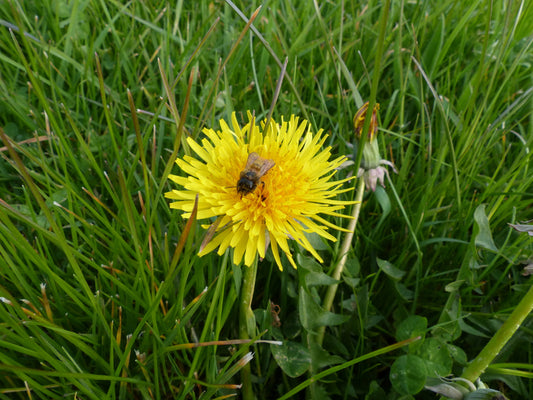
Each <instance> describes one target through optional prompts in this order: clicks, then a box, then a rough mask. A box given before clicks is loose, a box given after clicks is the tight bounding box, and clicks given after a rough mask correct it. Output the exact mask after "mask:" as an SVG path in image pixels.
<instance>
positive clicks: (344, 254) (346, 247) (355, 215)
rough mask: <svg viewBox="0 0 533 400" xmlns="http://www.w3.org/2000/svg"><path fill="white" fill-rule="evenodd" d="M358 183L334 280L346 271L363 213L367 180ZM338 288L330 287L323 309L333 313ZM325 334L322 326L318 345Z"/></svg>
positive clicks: (319, 331)
mask: <svg viewBox="0 0 533 400" xmlns="http://www.w3.org/2000/svg"><path fill="white" fill-rule="evenodd" d="M358 183H359V184H358V186H357V193H356V194H355V201H357V202H358V203H357V204H355V205H354V207H353V210H352V219H351V220H350V224H349V225H348V230H349V231H350V232H348V233H347V234H346V236H345V237H344V242H343V243H342V246H341V251H340V254H341V258H340V259H339V262H338V263H337V266H336V267H335V270H334V271H333V275H332V278H333V279H335V280H339V279H340V278H341V275H342V271H343V270H344V266H345V265H346V260H347V259H348V252H349V251H350V247H351V245H352V240H353V235H354V232H355V227H356V226H357V220H358V219H359V212H360V211H361V201H362V200H363V195H364V193H365V180H364V179H362V178H361V179H359V182H358ZM338 287H339V284H338V283H336V284H334V285H330V286H329V287H328V291H327V292H326V296H325V297H324V303H323V307H324V309H325V310H326V311H331V307H332V306H333V300H335V294H336V293H337V288H338ZM325 332H326V327H325V326H321V327H320V328H319V329H318V335H317V338H316V343H318V344H319V345H322V342H323V341H324V333H325Z"/></svg>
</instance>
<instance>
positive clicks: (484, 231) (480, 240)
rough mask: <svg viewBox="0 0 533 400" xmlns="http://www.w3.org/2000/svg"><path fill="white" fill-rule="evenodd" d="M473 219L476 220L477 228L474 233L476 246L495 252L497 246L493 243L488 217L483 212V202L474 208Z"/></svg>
mask: <svg viewBox="0 0 533 400" xmlns="http://www.w3.org/2000/svg"><path fill="white" fill-rule="evenodd" d="M474 220H475V221H476V224H477V228H478V230H479V231H478V233H477V235H476V241H475V243H476V246H478V247H482V248H484V249H487V250H492V251H495V252H497V251H498V248H497V247H496V245H495V244H494V241H493V240H492V234H491V232H490V225H489V219H488V218H487V215H486V214H485V204H481V205H479V206H478V207H477V208H476V211H475V212H474Z"/></svg>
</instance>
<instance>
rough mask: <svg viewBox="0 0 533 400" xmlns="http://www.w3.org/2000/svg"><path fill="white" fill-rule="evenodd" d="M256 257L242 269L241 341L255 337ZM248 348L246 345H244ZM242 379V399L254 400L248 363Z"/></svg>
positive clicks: (242, 373) (243, 370) (243, 369)
mask: <svg viewBox="0 0 533 400" xmlns="http://www.w3.org/2000/svg"><path fill="white" fill-rule="evenodd" d="M257 263H258V260H257V257H256V259H255V261H254V262H253V264H252V265H251V266H250V267H246V266H244V267H243V270H244V276H243V279H242V286H241V304H240V318H239V336H240V338H241V339H250V337H253V336H255V332H254V331H255V316H254V313H253V311H252V300H253V297H254V288H255V278H256V276H257ZM245 346H248V345H245ZM241 378H242V398H243V399H244V400H254V399H255V396H254V391H253V388H252V370H251V367H250V363H247V364H246V365H245V366H244V367H243V368H242V369H241Z"/></svg>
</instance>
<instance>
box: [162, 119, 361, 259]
mask: <svg viewBox="0 0 533 400" xmlns="http://www.w3.org/2000/svg"><path fill="white" fill-rule="evenodd" d="M248 119H249V122H248V123H247V124H245V125H244V126H242V127H241V125H240V124H239V122H238V121H237V116H236V114H235V113H233V114H232V116H231V123H230V125H228V123H226V122H225V121H224V120H221V121H220V130H213V129H204V130H203V134H204V135H205V137H204V138H203V139H202V140H200V141H194V140H193V139H192V138H188V139H187V142H188V143H189V145H190V148H191V150H192V152H193V153H194V154H192V155H191V156H184V157H183V158H181V159H178V160H177V161H176V163H177V164H178V167H179V169H180V174H175V175H170V176H169V178H170V179H171V180H172V181H173V182H174V183H176V184H177V185H179V186H180V188H179V189H175V190H172V191H170V192H168V193H166V194H165V196H166V197H167V198H169V199H171V200H172V202H171V203H170V207H171V208H176V209H180V210H182V211H184V212H185V213H184V217H185V218H188V217H190V214H191V212H192V209H193V207H194V201H195V197H196V195H197V194H198V199H199V200H198V216H197V218H198V219H205V218H213V217H217V218H220V217H222V219H221V220H220V221H221V222H220V223H219V224H218V225H217V226H216V231H215V233H214V235H213V237H212V239H211V241H210V242H209V243H207V244H206V245H205V247H204V248H203V249H202V251H201V253H200V255H201V256H202V255H205V254H207V253H209V252H212V251H214V250H216V249H218V251H217V253H218V254H223V253H224V252H225V251H226V250H227V249H228V248H232V249H233V261H234V263H236V264H239V263H241V262H242V261H243V260H244V264H245V265H248V266H249V265H252V263H253V262H254V261H255V258H256V257H257V256H259V257H261V258H264V257H265V255H266V248H267V246H269V245H270V248H271V250H272V255H273V256H274V260H275V262H276V264H277V265H278V267H279V268H280V269H282V268H283V265H282V259H281V255H280V249H281V251H283V253H284V254H285V256H286V258H287V260H288V261H289V263H290V264H291V265H292V266H293V267H295V268H296V263H295V261H294V259H293V257H292V254H291V251H290V246H289V241H295V242H297V243H298V244H300V245H301V246H302V247H303V248H304V249H305V250H307V251H309V253H310V254H312V255H313V257H315V258H316V259H317V260H319V261H320V262H322V258H321V257H320V255H319V254H318V252H317V251H316V250H315V249H314V248H313V247H312V245H311V243H310V242H309V240H308V239H307V237H306V236H305V234H306V233H317V234H318V235H320V236H322V237H324V238H326V239H328V240H333V241H334V240H335V237H334V236H333V235H331V233H329V232H328V229H329V228H331V229H335V230H341V231H344V229H343V228H342V227H339V226H337V225H335V224H333V223H331V222H329V221H327V220H325V219H324V218H323V217H322V216H320V215H330V216H333V217H345V215H343V214H342V213H340V212H339V211H340V210H342V209H343V208H344V207H345V206H346V205H349V204H354V202H351V201H344V200H336V199H335V198H336V197H337V196H338V195H339V194H341V193H344V192H346V191H347V190H350V189H347V188H344V187H343V183H345V182H346V180H347V179H341V180H334V177H335V174H336V173H337V168H338V167H339V166H340V165H341V164H342V163H343V162H344V161H345V157H344V156H341V157H337V158H335V159H333V160H331V148H330V147H326V148H322V146H323V145H324V142H325V140H326V137H325V136H324V135H323V132H322V130H319V131H318V132H317V133H316V134H313V133H312V132H311V129H310V125H309V123H308V122H307V121H305V120H300V119H299V118H298V117H296V116H294V115H292V116H291V117H290V118H289V119H288V121H287V120H285V119H284V118H282V120H281V123H280V124H278V123H276V122H275V121H274V120H271V123H270V126H268V127H267V126H265V123H266V122H265V121H262V122H260V123H258V122H257V121H256V120H255V117H254V116H253V115H252V114H251V113H250V112H248ZM253 152H255V153H257V156H256V157H254V158H253V164H251V165H247V164H248V161H247V160H248V156H249V155H250V154H251V153H253ZM265 164H266V165H268V166H269V167H270V168H268V169H267V168H264V171H262V168H261V167H262V165H265ZM272 164H273V166H272ZM243 170H246V171H248V172H251V175H250V174H247V175H244V178H243V179H245V181H244V183H241V184H240V185H239V189H240V190H241V191H240V192H239V191H238V190H237V187H238V186H237V183H238V182H239V180H240V179H241V178H242V177H241V172H242V171H243ZM252 179H253V181H252ZM252 184H253V185H252ZM241 185H249V186H241ZM244 187H245V188H246V191H245V190H244V189H243V188H244ZM248 187H250V188H251V190H250V191H248V190H247V189H248ZM207 226H209V225H207ZM214 229H215V228H213V230H214ZM211 233H212V232H211Z"/></svg>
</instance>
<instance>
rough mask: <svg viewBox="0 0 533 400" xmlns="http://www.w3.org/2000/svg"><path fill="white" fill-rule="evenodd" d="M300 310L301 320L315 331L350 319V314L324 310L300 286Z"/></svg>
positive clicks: (307, 327) (306, 327)
mask: <svg viewBox="0 0 533 400" xmlns="http://www.w3.org/2000/svg"><path fill="white" fill-rule="evenodd" d="M298 310H299V311H300V322H301V323H302V326H303V327H304V328H305V329H306V330H308V331H314V330H315V329H316V328H318V327H321V326H335V325H340V324H342V323H343V322H346V321H347V320H348V319H349V317H348V316H344V315H339V314H334V313H332V312H330V311H326V310H324V309H323V308H322V307H321V306H319V305H318V304H317V303H316V302H315V300H314V299H313V298H312V297H311V296H310V295H309V294H308V293H307V291H306V290H305V289H304V288H300V297H299V301H298Z"/></svg>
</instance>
